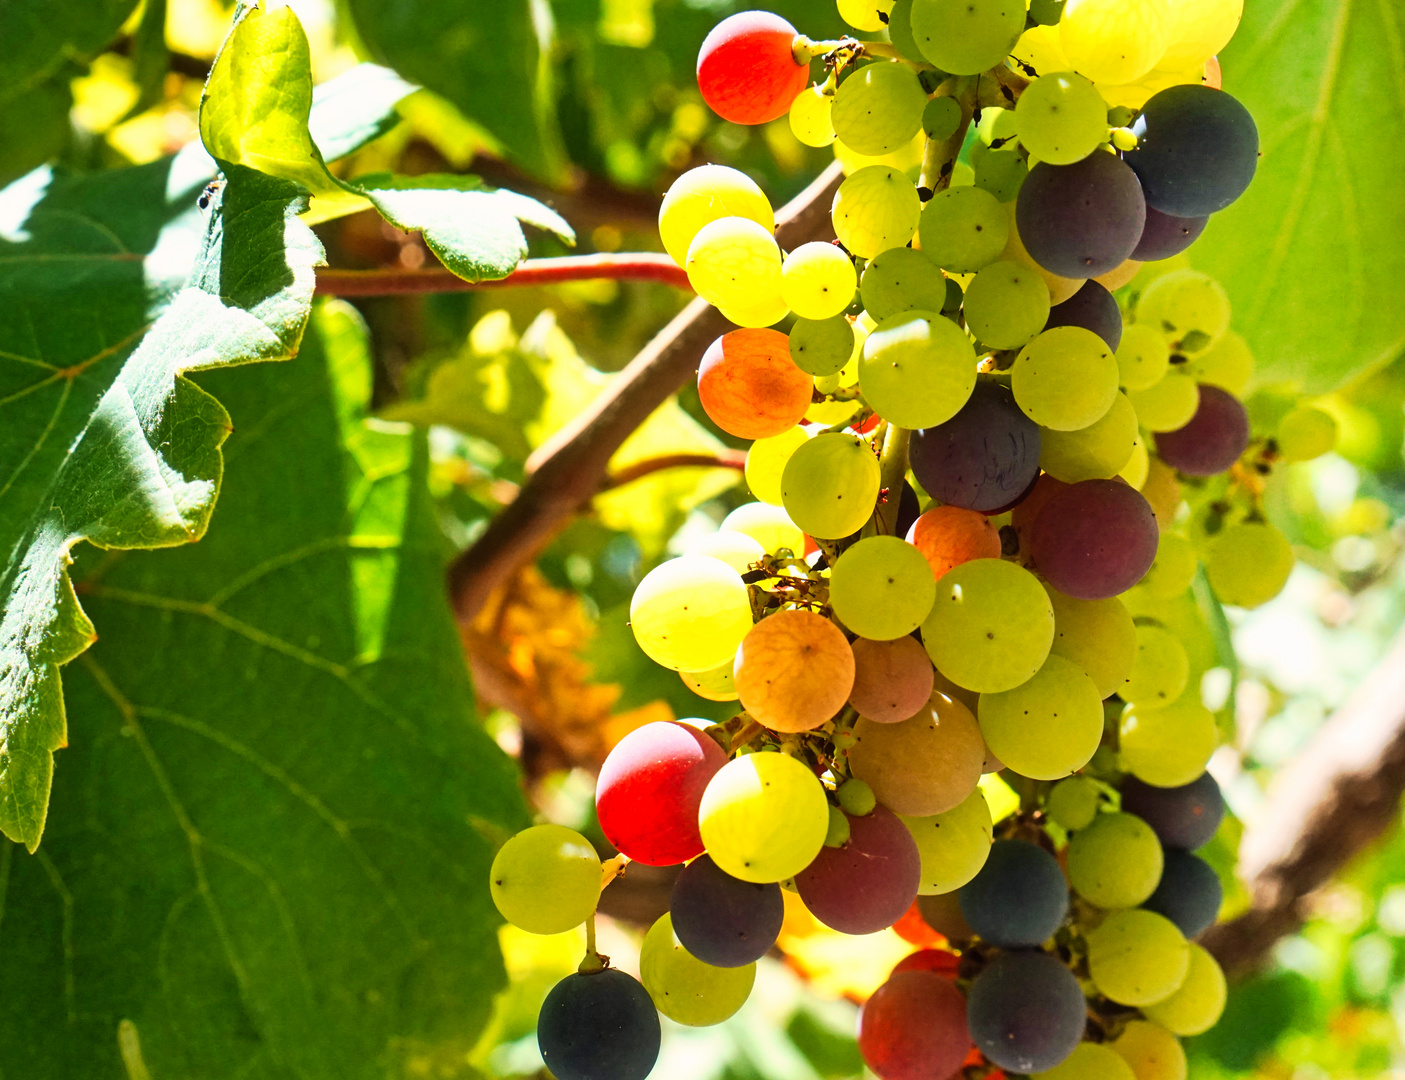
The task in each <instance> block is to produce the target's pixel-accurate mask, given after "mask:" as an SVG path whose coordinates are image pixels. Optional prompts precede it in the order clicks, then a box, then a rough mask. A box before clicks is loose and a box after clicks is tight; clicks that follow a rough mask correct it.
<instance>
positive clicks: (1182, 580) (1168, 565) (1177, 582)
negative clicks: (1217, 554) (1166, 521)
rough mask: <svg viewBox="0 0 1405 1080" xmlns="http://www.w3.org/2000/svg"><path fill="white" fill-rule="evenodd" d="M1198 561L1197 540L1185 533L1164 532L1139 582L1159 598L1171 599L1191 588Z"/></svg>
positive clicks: (1149, 592)
mask: <svg viewBox="0 0 1405 1080" xmlns="http://www.w3.org/2000/svg"><path fill="white" fill-rule="evenodd" d="M1197 565H1199V564H1198V562H1197V560H1196V558H1195V545H1194V544H1192V543H1191V542H1190V541H1189V540H1187V539H1186V538H1185V537H1184V536H1179V535H1177V534H1176V533H1172V532H1163V533H1162V534H1161V540H1160V542H1159V543H1158V544H1157V545H1156V561H1155V562H1153V563H1152V564H1151V569H1150V570H1148V571H1147V572H1146V577H1144V578H1142V580H1141V581H1140V582H1139V586H1140V587H1141V588H1143V589H1145V590H1146V591H1147V593H1148V594H1149V595H1151V596H1154V597H1156V599H1158V600H1170V599H1172V598H1173V597H1176V596H1180V595H1181V593H1183V592H1185V591H1186V590H1187V589H1188V588H1190V583H1191V582H1192V581H1193V580H1194V579H1195V568H1196V566H1197Z"/></svg>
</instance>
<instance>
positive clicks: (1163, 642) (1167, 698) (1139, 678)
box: [1118, 623, 1190, 709]
mask: <svg viewBox="0 0 1405 1080" xmlns="http://www.w3.org/2000/svg"><path fill="white" fill-rule="evenodd" d="M1189 676H1190V661H1189V660H1188V659H1187V658H1186V655H1185V648H1184V646H1182V645H1181V643H1180V642H1179V641H1177V640H1176V637H1175V635H1174V634H1172V633H1170V632H1169V631H1168V630H1166V629H1165V628H1164V627H1161V626H1156V625H1155V624H1152V623H1143V624H1141V625H1140V626H1138V627H1137V658H1136V660H1135V661H1134V662H1133V664H1132V670H1131V671H1130V672H1128V674H1127V679H1126V681H1125V682H1123V684H1122V687H1121V689H1120V690H1119V691H1118V693H1119V694H1121V695H1122V698H1123V700H1124V701H1130V702H1131V703H1132V704H1134V705H1141V706H1143V707H1144V708H1149V709H1159V708H1164V707H1165V706H1167V705H1169V704H1171V702H1173V701H1175V700H1176V699H1177V698H1178V697H1180V696H1181V692H1182V691H1183V690H1184V689H1185V684H1186V679H1187V678H1189Z"/></svg>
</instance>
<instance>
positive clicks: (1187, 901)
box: [1142, 848, 1224, 938]
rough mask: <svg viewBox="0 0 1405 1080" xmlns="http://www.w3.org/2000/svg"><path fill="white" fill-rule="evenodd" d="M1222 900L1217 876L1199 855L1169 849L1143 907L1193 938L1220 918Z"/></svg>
mask: <svg viewBox="0 0 1405 1080" xmlns="http://www.w3.org/2000/svg"><path fill="white" fill-rule="evenodd" d="M1223 899H1224V888H1223V886H1221V885H1220V879H1219V875H1217V874H1216V873H1215V872H1214V871H1213V870H1212V869H1210V864H1209V863H1207V862H1206V861H1205V860H1204V859H1202V858H1201V857H1200V856H1199V855H1192V854H1191V853H1190V852H1188V851H1182V850H1180V849H1179V848H1168V849H1167V850H1166V865H1165V867H1164V868H1163V869H1162V871H1161V884H1159V885H1157V886H1156V891H1155V892H1154V893H1152V894H1151V897H1150V898H1149V899H1148V900H1147V902H1146V903H1145V904H1143V905H1142V907H1144V908H1146V909H1147V910H1148V911H1154V912H1156V913H1157V914H1158V915H1165V916H1166V918H1168V919H1170V920H1171V921H1172V922H1173V923H1175V924H1176V925H1177V926H1178V927H1179V928H1180V931H1181V933H1182V934H1184V935H1185V936H1186V937H1188V938H1193V937H1195V936H1196V935H1197V934H1199V933H1200V932H1201V931H1202V930H1204V929H1205V928H1206V927H1207V926H1209V925H1211V924H1212V923H1213V922H1214V921H1215V919H1217V918H1218V917H1219V914H1220V902H1221V901H1222V900H1223Z"/></svg>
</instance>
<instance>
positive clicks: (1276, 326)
mask: <svg viewBox="0 0 1405 1080" xmlns="http://www.w3.org/2000/svg"><path fill="white" fill-rule="evenodd" d="M1402 23H1405V17H1402V14H1401V9H1400V7H1399V6H1398V5H1395V4H1390V3H1381V4H1355V3H1352V2H1351V0H1323V2H1322V3H1314V4H1291V3H1290V4H1283V3H1278V2H1277V0H1248V2H1247V3H1246V4H1245V5H1244V20H1243V22H1242V24H1241V25H1240V27H1239V31H1238V32H1237V33H1236V34H1235V36H1234V40H1233V41H1232V42H1231V43H1230V45H1229V46H1228V48H1226V49H1225V51H1224V54H1223V56H1222V57H1221V60H1222V62H1223V69H1224V87H1225V89H1226V90H1228V91H1229V92H1230V93H1232V94H1234V95H1235V96H1236V97H1238V98H1239V99H1240V100H1241V101H1243V102H1244V105H1245V106H1246V107H1247V108H1248V109H1249V111H1250V112H1251V113H1252V114H1253V116H1254V120H1255V121H1256V123H1257V124H1258V127H1259V142H1260V150H1261V153H1262V156H1261V158H1260V159H1259V168H1258V174H1257V175H1256V176H1255V178H1254V181H1253V183H1252V184H1251V185H1250V186H1249V190H1248V191H1247V192H1245V194H1244V195H1243V196H1242V197H1241V198H1240V199H1239V201H1238V202H1236V203H1234V204H1233V205H1231V206H1230V207H1228V208H1227V209H1225V210H1223V211H1221V212H1220V213H1218V214H1216V215H1214V217H1213V218H1211V220H1210V224H1209V226H1208V227H1207V228H1206V230H1205V235H1204V236H1203V237H1202V238H1201V239H1200V240H1199V241H1198V242H1197V243H1196V245H1195V246H1194V247H1193V248H1191V250H1190V255H1191V257H1192V260H1193V261H1194V263H1195V265H1196V267H1197V268H1199V269H1203V270H1205V271H1206V272H1208V273H1210V274H1213V275H1214V276H1215V277H1216V278H1218V279H1219V280H1220V281H1221V282H1223V284H1224V286H1225V288H1226V289H1227V290H1228V291H1229V295H1230V299H1231V300H1232V301H1233V303H1234V327H1235V329H1237V330H1239V331H1240V332H1241V333H1242V334H1244V336H1245V337H1246V338H1248V340H1249V343H1250V345H1251V346H1252V347H1253V350H1254V355H1255V360H1256V363H1257V370H1256V376H1257V378H1256V381H1257V382H1258V383H1259V384H1261V385H1262V384H1272V383H1276V382H1289V383H1292V384H1295V385H1296V386H1299V387H1301V388H1302V389H1304V390H1306V391H1308V392H1309V393H1322V392H1324V391H1327V390H1330V389H1332V388H1333V387H1336V386H1340V385H1341V384H1342V383H1344V382H1346V381H1347V380H1349V379H1351V378H1353V377H1355V376H1357V375H1360V374H1362V373H1364V372H1367V371H1370V370H1372V369H1373V368H1376V367H1379V366H1380V365H1382V364H1385V363H1388V362H1389V361H1390V360H1392V359H1394V358H1395V357H1396V356H1397V355H1399V354H1400V352H1401V350H1402V349H1405V307H1402V305H1401V304H1400V302H1399V297H1398V295H1397V294H1398V286H1399V283H1400V281H1401V280H1403V279H1405V248H1402V247H1401V245H1400V243H1399V238H1400V237H1401V236H1402V235H1405V200H1402V199H1401V198H1400V190H1399V188H1400V176H1401V174H1402V172H1405V66H1402V60H1401V55H1402V54H1401V38H1402V31H1403V30H1405V26H1402Z"/></svg>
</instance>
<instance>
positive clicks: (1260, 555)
mask: <svg viewBox="0 0 1405 1080" xmlns="http://www.w3.org/2000/svg"><path fill="white" fill-rule="evenodd" d="M1292 572H1293V549H1292V547H1291V546H1290V545H1289V544H1288V541H1287V540H1286V539H1285V538H1284V536H1283V534H1282V533H1281V532H1279V531H1278V530H1277V529H1275V528H1274V527H1273V526H1272V525H1270V524H1268V523H1267V522H1261V521H1244V522H1240V523H1239V524H1237V525H1226V526H1225V527H1224V528H1223V529H1221V530H1220V531H1219V532H1218V533H1216V534H1215V536H1214V537H1213V538H1212V539H1211V540H1210V545H1209V550H1208V551H1207V552H1206V554H1205V574H1206V576H1207V577H1209V579H1210V587H1211V588H1212V589H1214V590H1215V595H1216V596H1218V597H1219V598H1220V600H1221V601H1223V602H1224V603H1226V604H1233V605H1235V606H1236V607H1245V608H1255V607H1258V606H1259V605H1260V604H1263V603H1267V602H1268V601H1269V600H1272V599H1273V598H1274V597H1275V596H1277V595H1278V594H1279V593H1280V592H1282V591H1283V586H1284V585H1286V584H1288V575H1289V574H1291V573H1292Z"/></svg>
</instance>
